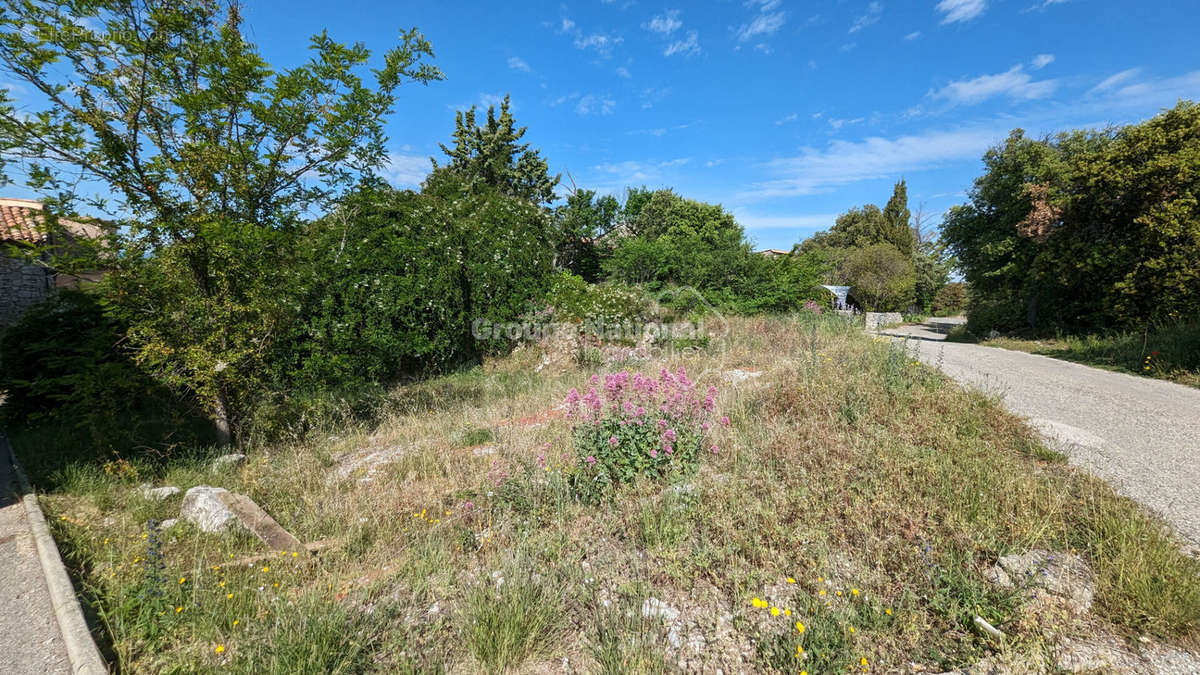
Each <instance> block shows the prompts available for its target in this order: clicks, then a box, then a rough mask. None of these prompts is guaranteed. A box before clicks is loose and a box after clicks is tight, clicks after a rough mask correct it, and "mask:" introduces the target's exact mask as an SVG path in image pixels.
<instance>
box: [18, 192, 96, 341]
mask: <svg viewBox="0 0 1200 675" xmlns="http://www.w3.org/2000/svg"><path fill="white" fill-rule="evenodd" d="M58 223H59V229H60V232H56V233H52V232H50V230H49V228H47V227H46V223H45V216H44V215H43V214H42V203H41V202H37V201H33V200H29V199H9V198H3V197H0V333H3V331H4V330H5V329H6V328H8V327H9V326H11V325H12V324H14V323H16V322H17V321H18V320H19V319H20V318H21V316H22V315H23V314H24V313H25V310H27V309H28V308H29V307H31V306H33V305H36V304H37V303H39V302H41V301H42V300H44V299H46V297H47V296H48V295H50V292H51V291H52V290H53V289H55V288H61V287H74V286H78V285H79V284H80V283H81V282H88V281H96V280H97V279H99V278H100V276H101V273H99V272H88V273H83V274H79V275H69V274H59V273H58V272H57V271H55V270H54V268H53V267H52V266H51V264H50V254H49V251H50V250H52V249H53V248H55V247H58V246H69V245H70V244H71V242H73V241H76V240H78V239H81V238H88V239H91V238H95V237H98V236H100V234H101V232H102V230H101V229H100V227H99V226H98V225H96V224H94V223H85V222H79V221H75V220H67V219H65V218H59V219H58ZM64 239H65V241H64ZM21 248H26V249H28V250H30V251H33V252H35V253H37V254H38V255H37V257H36V258H35V259H34V260H32V261H31V260H29V259H28V258H25V257H20V256H17V255H14V249H21Z"/></svg>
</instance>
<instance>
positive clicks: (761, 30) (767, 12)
mask: <svg viewBox="0 0 1200 675" xmlns="http://www.w3.org/2000/svg"><path fill="white" fill-rule="evenodd" d="M746 4H747V6H750V7H755V8H757V10H758V11H757V12H756V13H755V14H754V16H753V17H752V18H751V19H750V20H749V21H747V22H746V23H743V24H742V25H741V26H739V27H738V28H737V30H735V31H734V35H736V36H737V40H738V42H749V41H750V40H753V39H754V38H756V37H759V36H769V35H774V34H775V33H776V32H777V31H778V30H779V29H780V28H783V24H784V23H786V22H787V14H786V13H784V12H777V11H775V10H777V9H779V5H780V4H781V3H780V1H779V0H751V1H750V2H748V3H746Z"/></svg>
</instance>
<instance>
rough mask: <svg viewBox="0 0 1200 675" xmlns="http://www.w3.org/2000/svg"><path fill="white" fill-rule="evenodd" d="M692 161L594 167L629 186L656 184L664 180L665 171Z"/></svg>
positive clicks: (599, 165)
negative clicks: (634, 184)
mask: <svg viewBox="0 0 1200 675" xmlns="http://www.w3.org/2000/svg"><path fill="white" fill-rule="evenodd" d="M689 161H691V158H690V157H679V158H676V159H668V160H664V161H657V162H655V161H647V162H639V161H634V160H628V161H624V162H614V163H609V164H598V165H596V166H595V167H593V168H594V169H595V170H596V171H599V172H600V173H603V174H607V175H608V176H610V177H618V182H620V183H622V184H624V185H629V184H632V183H655V182H658V181H660V180H662V177H663V170H664V169H671V168H674V167H678V166H683V165H684V164H687V163H688V162H689Z"/></svg>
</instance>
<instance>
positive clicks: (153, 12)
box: [0, 0, 441, 441]
mask: <svg viewBox="0 0 1200 675" xmlns="http://www.w3.org/2000/svg"><path fill="white" fill-rule="evenodd" d="M310 49H311V50H312V57H311V58H310V59H309V60H308V61H307V62H306V63H304V64H301V65H299V66H296V67H293V68H290V69H286V70H282V71H276V70H273V69H272V68H271V67H270V66H269V65H268V64H267V62H266V61H265V60H263V58H262V57H261V56H260V54H259V52H258V50H257V49H256V47H255V46H254V44H253V43H251V42H250V41H248V40H247V39H246V36H245V34H244V32H243V30H242V25H241V17H240V13H239V10H238V7H237V5H236V4H235V5H230V6H229V7H228V8H227V9H222V8H221V6H220V5H218V4H217V3H210V2H201V1H198V0H190V1H189V0H184V1H183V2H178V1H172V2H166V1H164V0H147V1H146V2H144V3H139V4H137V5H136V6H135V5H133V4H130V3H127V2H122V1H119V0H96V1H94V2H82V3H67V4H62V3H52V2H38V1H30V2H20V3H10V4H9V5H7V6H6V8H5V10H4V12H3V14H2V15H0V66H2V67H3V70H4V71H6V75H7V76H8V77H10V78H16V79H17V80H18V81H20V82H21V83H22V84H23V85H26V86H28V87H30V88H31V89H32V90H33V91H35V92H36V93H37V96H38V99H37V100H40V101H44V102H45V104H44V105H43V106H41V107H40V109H30V108H31V107H35V106H31V104H24V105H23V106H22V109H21V110H17V109H16V108H15V107H14V105H13V104H12V102H11V101H10V100H7V99H6V100H5V101H3V103H2V105H0V146H2V147H3V148H4V154H5V156H6V157H8V158H10V159H17V160H19V161H20V162H22V163H25V164H26V166H27V167H28V170H27V176H28V183H29V184H30V185H31V186H32V187H33V188H35V189H37V190H38V191H40V192H41V193H43V194H48V195H52V196H55V197H61V198H62V201H64V202H69V201H70V196H71V195H72V194H73V192H74V189H75V186H76V185H78V184H80V181H79V178H80V176H83V177H84V178H86V179H89V180H95V181H99V182H101V183H103V184H105V185H106V186H107V189H108V191H109V192H110V193H111V194H112V196H113V198H114V201H115V203H114V204H111V205H110V206H111V211H112V212H114V213H117V214H121V223H120V224H121V225H123V226H124V227H122V228H120V230H119V233H118V235H117V236H116V237H115V238H114V241H113V245H112V251H113V253H114V255H115V258H116V260H117V263H116V269H114V270H113V272H112V273H111V274H110V277H109V278H110V281H109V283H110V284H111V287H110V292H111V295H110V297H109V303H110V306H112V307H114V308H115V309H116V310H117V311H118V313H119V314H120V315H121V317H122V318H123V319H124V320H125V322H126V323H127V325H128V327H129V345H130V346H131V347H132V348H133V349H134V350H135V352H136V359H137V361H138V362H139V363H140V364H142V365H143V366H144V367H148V368H150V369H151V370H152V371H153V372H155V373H156V374H157V375H158V376H159V377H160V378H162V379H163V380H164V381H166V382H168V383H170V384H172V385H174V386H176V387H179V388H181V389H185V390H188V391H190V392H193V393H194V394H195V395H196V396H197V397H198V398H199V399H200V400H201V401H202V402H203V403H204V404H205V406H206V407H207V408H208V410H209V411H210V413H211V415H212V418H213V420H214V422H215V423H216V426H217V428H218V431H219V434H220V436H221V438H222V439H223V440H226V441H228V440H229V439H230V437H231V431H232V430H233V428H234V427H236V424H237V422H238V420H239V419H240V418H241V416H242V415H243V414H244V413H245V412H246V410H247V408H248V407H249V406H251V405H252V404H253V401H254V400H255V397H256V396H257V394H258V390H259V388H260V387H261V386H262V385H263V381H264V373H265V370H266V367H265V366H266V364H265V355H266V354H267V353H269V352H270V351H271V346H272V344H273V342H274V340H275V339H276V338H277V337H278V335H280V334H281V333H283V332H285V328H286V326H287V325H288V323H289V322H290V321H291V320H293V318H294V312H295V306H294V303H291V302H289V301H288V300H287V298H288V294H287V292H286V291H287V289H289V288H290V287H291V286H292V285H293V283H292V282H293V281H294V279H292V278H291V277H290V273H289V272H288V271H287V270H288V267H289V263H290V261H291V259H292V252H291V249H292V247H291V242H292V241H293V240H294V231H295V228H296V227H297V226H298V223H299V222H300V218H301V216H302V214H304V213H306V212H307V211H309V210H310V209H314V208H320V207H321V205H323V204H327V203H329V202H330V200H331V199H332V198H334V197H336V196H337V195H338V194H340V193H342V192H343V191H344V190H345V189H346V188H347V187H348V186H349V185H351V184H352V183H353V182H354V181H356V180H358V179H360V178H361V177H363V176H365V175H370V174H371V173H372V171H373V170H375V169H376V168H378V167H379V166H380V165H381V164H382V163H383V162H384V160H385V156H386V155H385V151H384V150H385V149H384V132H383V118H384V117H385V116H386V115H387V114H388V113H389V112H390V111H391V110H392V107H393V105H394V103H395V100H396V97H397V89H398V87H399V86H400V85H401V83H403V82H405V81H415V82H429V81H432V80H437V79H440V78H441V73H440V72H439V71H438V70H437V69H436V68H435V67H433V66H432V65H429V64H428V63H426V62H425V59H427V58H429V57H431V56H432V51H431V48H430V45H429V43H428V42H427V41H426V40H425V38H424V37H423V36H422V35H421V34H420V33H419V32H418V31H416V30H415V29H413V30H409V31H404V32H402V33H401V35H400V44H399V46H398V47H396V48H394V49H392V50H390V51H388V52H387V53H386V54H385V55H384V57H383V62H382V64H381V66H380V67H378V68H376V69H374V70H373V71H371V81H370V82H369V83H366V82H364V81H363V79H362V78H361V77H360V75H359V71H360V70H361V69H362V68H363V67H364V66H365V64H366V63H367V61H368V59H369V56H370V55H369V52H368V51H367V50H366V48H364V47H363V46H362V45H359V44H356V45H344V44H340V43H337V42H335V41H333V40H332V39H331V38H329V37H328V36H327V35H326V34H324V33H322V34H320V35H317V36H315V37H313V38H312V40H311V43H310ZM79 83H86V86H79ZM6 168H7V167H6Z"/></svg>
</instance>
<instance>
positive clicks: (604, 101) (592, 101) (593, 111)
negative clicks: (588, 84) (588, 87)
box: [575, 94, 617, 115]
mask: <svg viewBox="0 0 1200 675" xmlns="http://www.w3.org/2000/svg"><path fill="white" fill-rule="evenodd" d="M616 107H617V102H616V101H614V100H612V99H611V98H609V97H608V96H604V95H599V94H588V95H586V96H582V97H580V98H579V101H578V102H576V103H575V112H577V113H579V114H580V115H611V114H612V112H613V110H615V109H616Z"/></svg>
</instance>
